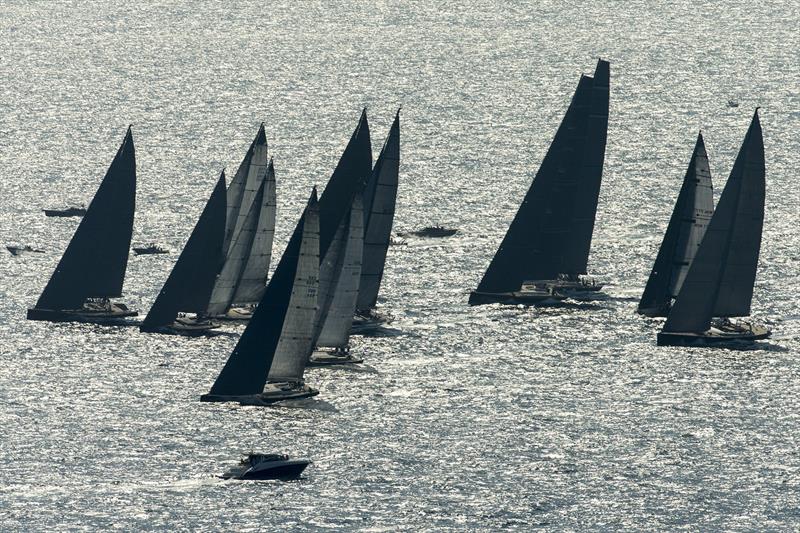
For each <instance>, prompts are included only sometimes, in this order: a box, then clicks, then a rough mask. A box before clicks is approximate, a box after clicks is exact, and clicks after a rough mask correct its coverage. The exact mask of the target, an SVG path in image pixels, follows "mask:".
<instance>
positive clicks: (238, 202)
mask: <svg viewBox="0 0 800 533" xmlns="http://www.w3.org/2000/svg"><path fill="white" fill-rule="evenodd" d="M266 168H267V135H266V133H265V132H264V124H263V123H262V124H261V126H260V127H259V128H258V133H256V137H255V139H253V142H252V143H251V144H250V148H249V149H248V150H247V153H246V154H245V156H244V159H243V160H242V163H241V164H240V165H239V168H238V169H237V170H236V174H234V176H233V179H232V180H231V184H230V186H229V187H228V193H227V196H228V200H227V202H228V207H227V214H226V219H225V220H226V221H225V241H224V242H223V250H224V251H225V253H226V254H227V253H228V249H229V247H230V244H231V242H232V241H233V239H234V238H235V237H236V234H237V233H238V232H239V229H240V228H241V226H242V224H244V221H245V218H246V217H247V213H248V211H249V209H250V204H251V203H252V202H253V198H254V197H255V194H256V191H257V190H258V187H259V185H260V184H261V181H262V174H263V173H264V172H266Z"/></svg>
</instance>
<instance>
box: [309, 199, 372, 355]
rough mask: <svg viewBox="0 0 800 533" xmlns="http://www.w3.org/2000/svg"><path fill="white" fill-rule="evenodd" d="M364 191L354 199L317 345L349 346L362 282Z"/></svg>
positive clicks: (330, 346)
mask: <svg viewBox="0 0 800 533" xmlns="http://www.w3.org/2000/svg"><path fill="white" fill-rule="evenodd" d="M362 204H363V202H362V199H361V196H360V195H356V197H355V198H354V199H353V207H352V209H351V210H350V220H349V224H348V229H347V237H346V238H347V247H346V249H345V252H344V264H343V266H342V269H341V271H340V274H339V277H338V279H337V281H336V288H335V290H334V296H333V301H332V303H331V306H330V309H329V310H328V314H327V316H326V317H325V321H324V324H323V326H322V331H321V332H320V334H319V337H318V338H317V346H325V347H329V348H342V349H343V348H346V347H347V346H348V344H349V341H350V327H351V326H352V324H353V313H354V312H355V310H356V301H357V299H358V296H359V294H360V293H359V285H360V284H361V261H362V257H363V255H364V222H363V218H364V215H363V213H364V209H363V206H362Z"/></svg>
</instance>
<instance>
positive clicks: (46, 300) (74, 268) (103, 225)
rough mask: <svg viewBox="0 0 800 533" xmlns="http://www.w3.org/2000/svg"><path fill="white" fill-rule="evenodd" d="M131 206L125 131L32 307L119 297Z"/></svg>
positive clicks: (132, 171)
mask: <svg viewBox="0 0 800 533" xmlns="http://www.w3.org/2000/svg"><path fill="white" fill-rule="evenodd" d="M135 204H136V153H135V149H134V145H133V134H132V133H131V128H130V127H128V131H127V133H126V134H125V138H124V140H123V141H122V145H121V146H120V147H119V150H118V151H117V154H116V156H115V157H114V160H113V161H112V162H111V166H110V167H109V168H108V171H107V172H106V175H105V177H104V178H103V181H102V182H101V183H100V187H99V188H98V190H97V193H96V194H95V196H94V199H93V200H92V202H91V203H90V204H89V208H88V209H87V210H86V214H85V215H84V217H83V220H81V223H80V225H79V226H78V229H77V230H76V231H75V235H73V237H72V240H71V241H70V243H69V245H68V246H67V250H66V251H65V252H64V255H63V257H62V258H61V261H59V263H58V266H57V267H56V270H55V272H53V275H52V277H51V278H50V281H49V282H48V283H47V286H46V287H45V288H44V291H43V292H42V295H41V296H40V297H39V300H38V302H36V308H38V309H54V310H56V309H58V310H60V309H77V308H80V307H81V306H82V305H83V303H84V302H85V301H86V299H87V298H114V297H118V296H121V295H122V284H123V281H124V279H125V270H126V268H127V265H128V253H129V250H130V246H131V236H132V234H133V214H134V210H135Z"/></svg>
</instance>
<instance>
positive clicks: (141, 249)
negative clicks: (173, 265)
mask: <svg viewBox="0 0 800 533" xmlns="http://www.w3.org/2000/svg"><path fill="white" fill-rule="evenodd" d="M133 252H134V253H135V254H136V255H153V254H168V253H169V250H167V249H166V248H162V247H160V246H158V245H156V244H153V243H150V244H147V245H145V246H134V247H133Z"/></svg>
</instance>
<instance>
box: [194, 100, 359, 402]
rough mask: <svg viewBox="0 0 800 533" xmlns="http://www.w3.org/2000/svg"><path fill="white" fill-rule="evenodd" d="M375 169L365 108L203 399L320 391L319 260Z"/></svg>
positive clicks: (263, 398)
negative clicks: (309, 370)
mask: <svg viewBox="0 0 800 533" xmlns="http://www.w3.org/2000/svg"><path fill="white" fill-rule="evenodd" d="M371 167H372V154H371V148H370V138H369V124H368V123H367V115H366V110H364V112H363V113H362V115H361V120H360V121H359V124H358V126H357V127H356V130H355V131H354V132H353V135H352V137H351V138H350V142H349V143H348V145H347V147H346V148H345V151H344V153H343V154H342V157H341V159H340V160H339V164H338V165H337V166H336V169H335V170H334V172H333V175H332V176H331V178H330V180H329V181H328V184H327V186H326V187H325V191H324V192H323V194H322V196H321V198H320V199H319V202H317V199H316V192H314V193H313V194H312V198H311V200H310V201H309V204H308V206H307V207H306V211H305V213H304V215H303V217H302V218H301V219H300V222H299V223H298V225H297V226H296V227H295V230H294V233H293V234H292V237H291V238H290V239H289V243H288V244H287V246H286V251H285V252H284V254H283V256H282V257H281V260H280V261H279V262H278V266H277V267H276V268H275V272H274V273H273V276H272V279H270V281H269V284H268V285H267V289H266V292H265V293H264V296H263V298H262V299H261V302H260V303H259V304H258V307H256V310H255V312H254V313H253V317H252V318H251V320H250V322H249V323H248V325H247V327H246V328H245V330H244V332H243V333H242V336H241V337H240V339H239V342H238V344H237V345H236V347H235V348H234V350H233V352H232V353H231V355H230V357H229V358H228V362H227V363H226V364H225V367H224V368H223V369H222V372H220V374H219V376H218V377H217V379H216V381H215V383H214V385H213V386H212V388H211V391H210V392H209V393H208V394H206V395H203V396H202V397H201V400H202V401H212V402H227V401H238V402H240V403H247V404H254V405H264V404H269V403H272V402H276V401H281V400H287V399H295V398H304V397H309V396H313V395H316V394H318V391H316V390H314V389H312V388H310V387H309V386H307V385H306V384H305V381H304V379H303V373H304V370H305V366H306V364H307V362H308V358H309V355H310V354H311V350H312V348H313V335H314V317H315V315H316V304H317V289H318V286H319V265H320V258H321V257H322V258H324V257H325V255H326V254H327V253H328V249H329V248H330V247H331V245H332V243H333V240H334V237H335V234H336V231H337V230H338V228H339V226H340V224H341V222H342V220H343V219H344V218H345V217H346V216H347V213H348V212H349V209H350V205H351V203H352V200H353V197H354V196H355V195H356V194H358V193H360V191H362V190H363V186H364V182H365V180H366V179H367V177H368V176H369V173H370V171H371ZM317 234H318V237H316V235H317ZM309 258H313V259H314V261H312V262H310V261H309ZM310 263H313V265H314V266H313V267H312V266H311V264H310ZM303 295H305V296H303ZM312 296H313V301H312V300H310V299H309V298H311V297H312Z"/></svg>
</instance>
